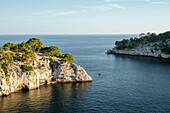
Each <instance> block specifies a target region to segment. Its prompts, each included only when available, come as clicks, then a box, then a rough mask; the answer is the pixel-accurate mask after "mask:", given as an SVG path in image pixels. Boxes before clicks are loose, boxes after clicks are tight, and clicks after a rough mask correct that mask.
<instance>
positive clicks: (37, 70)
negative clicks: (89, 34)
mask: <svg viewBox="0 0 170 113" xmlns="http://www.w3.org/2000/svg"><path fill="white" fill-rule="evenodd" d="M27 65H28V66H32V67H34V70H33V71H27V72H23V71H22V70H21V68H20V66H21V63H20V62H18V61H15V62H14V64H9V65H8V66H7V71H8V75H9V78H7V77H6V75H5V73H4V71H3V69H2V68H0V96H1V95H8V94H10V93H12V92H16V91H18V90H21V89H27V90H29V89H35V88H38V87H40V85H43V84H50V83H56V82H61V83H64V82H91V81H92V78H91V76H89V75H88V74H87V73H86V71H85V70H84V69H83V68H82V67H81V66H78V65H76V64H74V63H61V61H59V59H57V58H53V57H45V56H40V55H37V54H36V59H34V60H33V61H30V62H29V64H27Z"/></svg>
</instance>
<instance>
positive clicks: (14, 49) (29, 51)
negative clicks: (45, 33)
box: [0, 37, 74, 74]
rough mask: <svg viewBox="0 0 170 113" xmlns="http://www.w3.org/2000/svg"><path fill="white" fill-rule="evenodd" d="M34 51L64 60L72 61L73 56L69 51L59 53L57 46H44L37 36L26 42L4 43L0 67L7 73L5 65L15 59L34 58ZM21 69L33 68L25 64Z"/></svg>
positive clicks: (0, 51) (0, 55) (0, 53)
mask: <svg viewBox="0 0 170 113" xmlns="http://www.w3.org/2000/svg"><path fill="white" fill-rule="evenodd" d="M34 53H42V54H43V55H45V56H52V57H57V58H60V59H61V60H62V61H65V62H74V58H73V56H72V55H71V54H69V53H61V52H60V51H59V48H58V47H57V46H50V47H48V46H44V45H43V43H42V42H41V41H40V39H38V38H35V37H34V38H30V39H29V40H28V41H27V42H22V43H19V44H15V43H11V42H9V43H6V44H5V45H4V46H3V47H1V48H0V68H2V69H3V70H4V72H5V74H7V68H6V67H7V65H8V64H9V63H14V61H15V60H17V61H21V62H24V61H28V60H32V59H34V58H35V54H34ZM21 69H22V70H23V71H24V72H25V71H31V70H32V69H33V68H31V67H28V66H26V65H22V66H21Z"/></svg>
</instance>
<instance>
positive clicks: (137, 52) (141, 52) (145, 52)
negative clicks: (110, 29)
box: [106, 48, 170, 59]
mask: <svg viewBox="0 0 170 113" xmlns="http://www.w3.org/2000/svg"><path fill="white" fill-rule="evenodd" d="M106 54H120V55H131V56H146V57H154V58H164V59H170V55H169V54H165V53H162V52H161V51H160V50H158V51H154V52H152V49H146V48H140V49H131V50H128V49H126V50H119V49H116V48H113V49H112V50H107V52H106Z"/></svg>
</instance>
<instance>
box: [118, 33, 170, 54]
mask: <svg viewBox="0 0 170 113" xmlns="http://www.w3.org/2000/svg"><path fill="white" fill-rule="evenodd" d="M115 45H116V48H117V49H120V50H123V49H126V48H127V49H133V48H135V47H139V46H142V47H143V46H146V45H147V46H152V47H154V49H155V50H161V51H162V52H163V53H166V54H170V31H167V32H165V33H160V34H158V35H156V33H150V32H148V33H147V34H145V33H141V34H140V35H139V38H137V37H134V38H132V37H131V38H130V39H123V40H121V41H116V42H115Z"/></svg>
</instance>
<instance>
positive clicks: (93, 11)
mask: <svg viewBox="0 0 170 113" xmlns="http://www.w3.org/2000/svg"><path fill="white" fill-rule="evenodd" d="M167 30H170V0H0V34H25V33H26V34H86V33H88V34H131V33H132V34H133V33H141V32H147V31H150V32H157V33H158V32H164V31H167Z"/></svg>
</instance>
